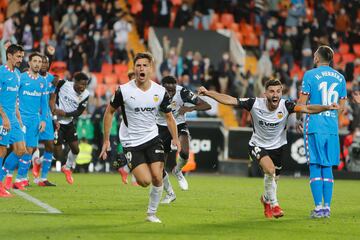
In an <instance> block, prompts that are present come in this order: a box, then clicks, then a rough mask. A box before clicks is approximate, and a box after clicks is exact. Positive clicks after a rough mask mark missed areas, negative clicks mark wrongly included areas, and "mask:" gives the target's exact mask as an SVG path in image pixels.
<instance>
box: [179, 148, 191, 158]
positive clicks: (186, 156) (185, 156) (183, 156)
mask: <svg viewBox="0 0 360 240" xmlns="http://www.w3.org/2000/svg"><path fill="white" fill-rule="evenodd" d="M180 157H181V158H182V159H186V160H187V159H188V158H189V152H185V151H183V150H181V151H180Z"/></svg>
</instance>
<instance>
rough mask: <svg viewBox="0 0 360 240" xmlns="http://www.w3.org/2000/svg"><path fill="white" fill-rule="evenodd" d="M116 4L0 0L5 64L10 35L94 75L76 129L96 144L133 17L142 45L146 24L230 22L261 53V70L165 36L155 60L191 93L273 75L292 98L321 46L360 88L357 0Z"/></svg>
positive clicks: (259, 89)
mask: <svg viewBox="0 0 360 240" xmlns="http://www.w3.org/2000/svg"><path fill="white" fill-rule="evenodd" d="M119 2H120V1H114V0H113V1H86V0H82V1H64V0H51V1H39V0H34V1H9V2H8V3H7V2H6V1H2V5H1V6H0V11H1V12H0V38H1V43H0V45H1V46H0V47H1V59H2V63H4V61H5V54H4V53H5V52H4V49H5V46H6V44H8V43H9V42H12V43H15V42H17V43H20V44H21V45H23V46H24V49H25V52H26V53H27V55H28V54H30V53H31V52H33V51H39V52H41V53H45V51H46V46H47V45H50V46H53V47H54V48H55V50H56V51H55V55H54V56H53V59H52V61H53V63H54V64H55V65H56V64H57V66H58V67H59V68H61V67H63V66H65V70H64V73H63V76H64V77H65V78H67V79H71V75H72V74H73V73H75V72H77V71H83V72H86V73H88V74H89V75H90V77H91V78H92V79H93V80H92V81H91V83H90V86H89V91H90V101H89V105H88V109H87V111H86V113H85V114H84V115H83V116H81V118H80V119H79V121H78V132H79V135H81V136H84V138H87V139H88V141H90V142H92V143H95V144H94V145H93V146H94V148H95V149H97V148H98V146H101V139H102V137H101V134H102V133H101V131H100V128H99V127H98V126H99V124H101V121H100V119H101V116H102V113H103V112H104V110H105V105H104V104H105V103H106V102H107V100H108V99H109V97H110V95H111V93H112V91H111V90H107V89H104V86H105V87H106V84H108V83H111V86H112V87H111V89H114V88H113V86H116V84H118V83H121V81H125V82H126V81H127V79H126V80H119V79H118V80H115V81H114V80H107V79H108V78H105V77H104V76H103V75H101V74H99V73H100V72H101V73H103V71H104V69H105V68H104V66H105V67H106V66H111V67H110V68H111V69H115V70H114V71H115V74H116V73H117V71H116V67H115V66H123V68H122V70H120V72H121V73H122V78H123V77H124V74H123V73H124V72H127V70H128V68H127V65H128V61H129V59H131V55H129V54H128V53H131V51H130V49H128V47H127V44H128V39H129V33H130V31H132V30H134V29H133V26H134V25H133V22H132V21H133V20H132V19H136V21H135V26H136V29H137V30H138V33H139V35H140V37H141V38H142V39H143V40H144V42H145V43H146V42H147V34H148V27H149V26H157V27H168V28H180V29H185V28H195V29H199V31H202V30H213V31H215V30H219V29H228V30H232V31H234V32H236V35H237V37H238V39H239V41H240V42H241V43H242V45H243V46H244V48H245V49H246V50H247V55H248V56H250V57H255V59H256V66H257V67H256V70H255V71H251V69H245V68H243V66H238V65H236V64H235V63H233V62H232V61H231V59H230V55H229V53H228V52H224V53H223V55H222V59H221V61H220V63H219V64H218V66H214V64H213V63H212V60H211V59H210V58H209V57H207V56H206V54H204V53H201V52H198V51H197V50H196V49H194V51H187V52H185V53H184V52H182V51H181V49H182V45H183V44H186V43H184V42H183V40H182V39H181V38H180V39H178V42H177V43H175V45H176V46H173V45H174V43H170V41H169V40H168V39H167V38H166V37H165V38H164V39H162V43H163V48H164V50H165V51H164V61H163V62H162V63H161V64H160V65H159V68H160V72H161V74H162V76H167V75H169V74H171V75H174V76H176V77H178V79H179V83H180V84H181V85H183V86H187V87H188V88H190V89H192V90H196V89H197V88H198V87H199V86H201V85H205V86H207V87H208V88H210V89H216V90H217V91H219V92H221V93H226V94H230V95H232V96H236V97H255V96H261V94H262V93H263V92H264V86H263V85H264V82H265V81H266V80H268V79H269V78H271V77H277V78H278V79H280V81H281V82H282V83H283V85H284V97H285V98H289V99H292V100H296V99H297V98H298V94H299V89H300V86H301V82H302V77H303V74H304V72H305V71H306V70H308V69H310V68H312V67H313V66H312V58H313V56H312V54H313V52H314V50H315V49H316V48H317V47H318V46H319V45H321V44H326V45H329V46H331V47H332V48H333V49H334V50H335V55H334V63H333V66H334V68H335V69H337V70H339V72H341V73H343V75H344V76H345V79H346V81H347V89H348V91H349V93H350V92H351V91H352V90H358V87H359V84H358V83H359V82H360V58H359V57H360V11H359V9H360V1H359V0H353V1H345V0H321V1H315V0H268V1H264V0H226V1H219V0H182V1H181V0H172V1H171V0H128V1H127V4H128V7H129V9H130V12H127V11H124V9H123V8H122V7H121V6H120V4H119ZM25 58H26V57H25ZM60 63H64V65H61V64H60ZM53 67H54V66H53ZM244 69H245V70H244ZM110 71H112V70H110ZM125 76H126V74H125ZM97 78H101V79H97ZM109 79H110V78H109ZM116 79H117V78H116ZM349 97H350V101H349V103H350V104H349V105H348V110H347V111H346V115H343V116H341V117H340V126H341V127H342V128H343V129H346V128H348V129H349V130H350V135H351V136H352V134H353V133H355V132H356V131H355V130H356V128H358V127H359V124H360V122H359V121H360V111H359V107H358V105H356V104H352V103H351V94H349ZM215 109H216V108H215ZM199 116H202V117H204V116H205V117H209V116H210V117H216V116H217V114H216V112H208V113H205V114H203V115H199ZM237 119H238V122H239V126H250V125H251V119H250V117H249V115H248V114H246V113H245V111H242V110H238V111H237ZM290 124H291V123H290ZM293 124H294V122H293ZM83 126H85V127H83ZM113 126H115V128H116V127H117V126H116V125H113ZM115 128H114V131H113V132H114V136H116V132H117V131H116V129H115ZM114 138H115V139H116V137H114ZM94 156H95V154H94Z"/></svg>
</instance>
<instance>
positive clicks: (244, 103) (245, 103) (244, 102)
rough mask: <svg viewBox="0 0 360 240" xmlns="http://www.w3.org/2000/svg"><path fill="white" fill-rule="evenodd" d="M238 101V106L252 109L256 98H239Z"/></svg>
mask: <svg viewBox="0 0 360 240" xmlns="http://www.w3.org/2000/svg"><path fill="white" fill-rule="evenodd" d="M237 101H238V105H237V106H238V107H240V108H244V109H246V110H248V111H251V109H252V107H253V106H254V103H255V98H237Z"/></svg>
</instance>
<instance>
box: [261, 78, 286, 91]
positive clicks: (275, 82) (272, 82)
mask: <svg viewBox="0 0 360 240" xmlns="http://www.w3.org/2000/svg"><path fill="white" fill-rule="evenodd" d="M270 86H282V83H281V82H280V80H279V79H269V80H267V81H266V82H265V90H267V89H268V88H269V87H270Z"/></svg>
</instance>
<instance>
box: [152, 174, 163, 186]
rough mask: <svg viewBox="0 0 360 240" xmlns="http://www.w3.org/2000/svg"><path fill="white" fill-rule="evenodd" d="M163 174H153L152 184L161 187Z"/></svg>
mask: <svg viewBox="0 0 360 240" xmlns="http://www.w3.org/2000/svg"><path fill="white" fill-rule="evenodd" d="M162 180H163V179H162V175H161V176H153V178H152V184H153V185H154V186H156V187H159V186H161V185H162V182H163V181H162Z"/></svg>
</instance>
